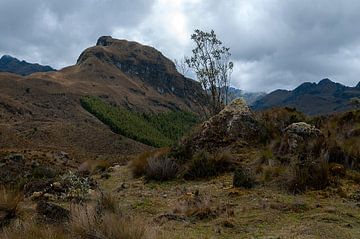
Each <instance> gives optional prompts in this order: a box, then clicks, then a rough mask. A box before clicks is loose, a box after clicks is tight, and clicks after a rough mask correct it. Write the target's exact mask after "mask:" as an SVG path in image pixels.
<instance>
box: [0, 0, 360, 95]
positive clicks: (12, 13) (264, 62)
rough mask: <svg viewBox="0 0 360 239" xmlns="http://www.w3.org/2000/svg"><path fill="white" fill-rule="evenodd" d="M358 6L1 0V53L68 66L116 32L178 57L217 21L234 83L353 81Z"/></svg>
mask: <svg viewBox="0 0 360 239" xmlns="http://www.w3.org/2000/svg"><path fill="white" fill-rule="evenodd" d="M359 12H360V2H359V1H356V0H344V1H337V0H317V1H313V0H312V1H310V0H302V1H298V0H288V1H283V0H267V1H264V0H244V1H238V0H226V1H218V0H151V1H149V0H136V1H134V0H133V1H131V0H122V1H116V0H78V1H71V0H65V1H56V0H47V1H46V0H28V1H20V0H2V1H1V2H0V31H1V34H2V37H1V38H0V54H1V53H2V54H4V53H8V54H13V55H15V56H17V57H20V58H24V59H26V60H28V61H39V62H41V63H43V64H50V65H53V66H55V67H59V66H65V65H68V64H72V63H74V62H75V61H76V58H77V56H78V55H79V54H80V53H81V51H82V50H83V49H84V48H86V47H88V46H91V45H93V44H94V42H95V41H96V39H97V37H98V36H100V35H105V34H113V35H114V36H115V37H119V38H128V39H129V40H137V41H140V42H143V43H146V44H150V45H152V46H154V47H156V48H158V49H160V50H161V51H162V52H164V54H165V55H167V56H168V57H169V58H172V59H174V58H181V57H182V56H183V55H188V54H190V53H191V48H192V47H193V45H192V42H191V40H190V34H191V33H192V31H193V30H194V29H195V28H200V29H204V30H210V29H214V30H215V31H216V33H217V34H218V37H219V38H220V39H221V40H222V41H223V42H224V44H226V45H227V46H229V47H230V48H231V52H232V57H233V60H234V62H235V70H234V74H233V79H232V84H233V85H234V86H237V87H240V88H245V89H247V90H267V91H270V90H274V89H276V88H287V89H290V88H294V87H296V86H297V85H299V84H300V83H302V82H304V81H312V82H314V81H319V80H320V79H322V78H324V77H329V78H331V79H333V80H335V81H338V82H341V83H344V84H347V85H355V84H357V82H358V81H359V77H358V76H359V75H360V67H359V64H360V28H359V27H358V22H360V14H359ZM174 21H175V22H174Z"/></svg>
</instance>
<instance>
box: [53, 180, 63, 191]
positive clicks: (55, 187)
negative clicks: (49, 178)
mask: <svg viewBox="0 0 360 239" xmlns="http://www.w3.org/2000/svg"><path fill="white" fill-rule="evenodd" d="M52 187H53V188H54V189H55V190H61V189H62V185H61V183H60V182H54V183H53V184H52Z"/></svg>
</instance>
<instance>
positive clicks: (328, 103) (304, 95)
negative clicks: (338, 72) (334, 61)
mask: <svg viewBox="0 0 360 239" xmlns="http://www.w3.org/2000/svg"><path fill="white" fill-rule="evenodd" d="M359 96H360V87H359V84H358V85H357V86H356V87H348V86H344V85H342V84H340V83H335V82H333V81H331V80H329V79H323V80H321V81H320V82H319V83H317V84H316V83H310V82H305V83H303V84H301V85H300V86H298V87H297V88H296V89H294V90H292V91H288V90H275V91H273V92H271V93H270V94H268V95H266V96H265V97H263V98H262V99H260V100H258V101H256V102H255V103H254V104H253V109H255V110H262V109H267V108H273V107H284V106H288V107H295V108H296V109H298V110H300V111H302V112H303V113H305V114H308V115H321V114H329V113H333V112H338V111H345V110H348V109H350V108H351V106H350V105H349V100H350V99H351V98H353V97H359Z"/></svg>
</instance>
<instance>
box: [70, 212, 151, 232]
mask: <svg viewBox="0 0 360 239" xmlns="http://www.w3.org/2000/svg"><path fill="white" fill-rule="evenodd" d="M71 211H72V214H71V215H72V216H71V217H72V218H71V223H70V226H71V234H72V236H73V237H74V238H84V239H87V238H99V239H102V238H104V239H105V238H106V239H141V238H155V236H156V232H155V231H154V230H152V229H151V228H150V227H149V226H148V225H147V224H145V223H144V222H143V221H141V220H139V219H134V218H131V217H123V216H121V215H119V214H116V213H104V214H103V215H99V213H98V211H97V210H96V209H95V208H94V207H90V206H78V207H74V208H72V210H71Z"/></svg>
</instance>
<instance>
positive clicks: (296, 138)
mask: <svg viewBox="0 0 360 239" xmlns="http://www.w3.org/2000/svg"><path fill="white" fill-rule="evenodd" d="M323 137H324V135H323V133H322V132H321V131H320V130H319V129H317V128H316V127H315V126H313V125H310V124H307V123H305V122H298V123H293V124H291V125H289V126H288V127H286V128H285V133H284V137H283V139H282V143H281V151H282V152H283V153H289V152H290V153H299V152H300V151H301V150H300V146H304V144H308V146H309V147H307V148H309V150H310V151H311V150H312V149H313V148H315V145H314V144H313V141H317V142H318V143H319V142H320V143H321V138H323ZM322 143H324V141H322Z"/></svg>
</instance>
